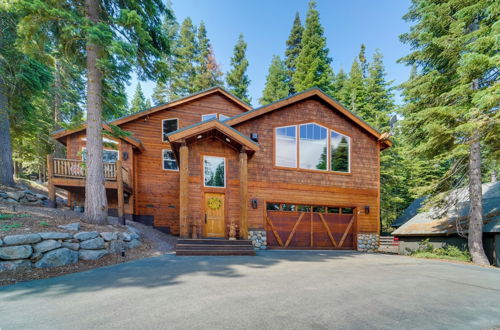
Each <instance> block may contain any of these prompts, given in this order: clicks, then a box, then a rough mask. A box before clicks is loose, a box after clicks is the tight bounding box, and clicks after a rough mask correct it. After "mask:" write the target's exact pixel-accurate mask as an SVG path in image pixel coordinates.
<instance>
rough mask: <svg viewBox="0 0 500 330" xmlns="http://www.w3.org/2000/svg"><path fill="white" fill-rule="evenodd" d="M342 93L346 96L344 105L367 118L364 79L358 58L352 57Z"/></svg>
mask: <svg viewBox="0 0 500 330" xmlns="http://www.w3.org/2000/svg"><path fill="white" fill-rule="evenodd" d="M343 93H345V97H346V99H345V100H344V101H345V104H344V105H346V106H347V107H348V108H349V110H351V111H352V112H354V113H355V114H357V115H358V116H360V117H361V118H367V117H368V116H367V115H366V113H364V107H365V106H366V103H365V102H366V86H365V79H364V78H363V71H362V69H361V65H360V64H359V62H358V59H354V61H353V62H352V66H351V71H350V72H349V78H348V79H347V81H346V83H345V90H344V91H343Z"/></svg>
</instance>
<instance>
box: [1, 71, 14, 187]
mask: <svg viewBox="0 0 500 330" xmlns="http://www.w3.org/2000/svg"><path fill="white" fill-rule="evenodd" d="M8 104H9V102H8V100H7V89H6V86H5V84H4V81H3V80H2V77H0V184H2V185H5V186H13V185H14V164H13V161H12V144H11V139H10V120H9V111H8V109H7V107H8Z"/></svg>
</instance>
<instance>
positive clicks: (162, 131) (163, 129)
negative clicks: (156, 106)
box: [161, 118, 179, 142]
mask: <svg viewBox="0 0 500 330" xmlns="http://www.w3.org/2000/svg"><path fill="white" fill-rule="evenodd" d="M167 120H176V121H177V129H176V130H178V129H179V118H167V119H163V120H162V121H161V140H162V141H163V142H168V141H167V140H165V132H164V131H165V128H164V127H165V125H164V124H163V123H164V122H165V121H167ZM167 134H169V133H167Z"/></svg>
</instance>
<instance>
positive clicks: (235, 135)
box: [167, 118, 259, 152]
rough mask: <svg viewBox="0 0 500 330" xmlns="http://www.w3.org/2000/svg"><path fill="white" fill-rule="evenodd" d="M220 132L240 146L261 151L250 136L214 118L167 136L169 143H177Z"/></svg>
mask: <svg viewBox="0 0 500 330" xmlns="http://www.w3.org/2000/svg"><path fill="white" fill-rule="evenodd" d="M214 129H215V130H218V131H219V132H221V133H223V134H224V135H226V136H227V137H229V138H231V139H233V140H234V141H236V142H238V143H239V144H240V145H242V146H244V147H246V148H247V149H249V150H252V151H254V152H255V151H257V150H259V144H258V143H256V142H255V141H253V140H252V139H250V138H249V137H248V136H246V135H244V134H243V133H241V132H240V131H238V130H236V129H234V128H232V127H231V126H229V125H227V124H225V123H223V122H221V121H219V120H218V119H217V118H212V119H210V120H207V121H202V122H199V123H196V124H193V125H189V126H186V127H184V128H181V129H178V130H177V131H174V132H171V133H169V134H167V138H168V141H169V142H171V143H172V142H177V141H180V140H184V139H186V138H189V137H191V136H194V135H198V134H201V133H203V132H206V131H209V130H214Z"/></svg>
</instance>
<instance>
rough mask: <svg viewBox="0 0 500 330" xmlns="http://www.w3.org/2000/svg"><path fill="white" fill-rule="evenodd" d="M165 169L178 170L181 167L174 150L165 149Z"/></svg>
mask: <svg viewBox="0 0 500 330" xmlns="http://www.w3.org/2000/svg"><path fill="white" fill-rule="evenodd" d="M163 169H164V170H172V171H177V170H178V169H179V167H178V166H177V161H176V160H175V156H174V152H173V151H172V150H168V149H164V150H163Z"/></svg>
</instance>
